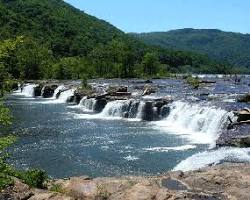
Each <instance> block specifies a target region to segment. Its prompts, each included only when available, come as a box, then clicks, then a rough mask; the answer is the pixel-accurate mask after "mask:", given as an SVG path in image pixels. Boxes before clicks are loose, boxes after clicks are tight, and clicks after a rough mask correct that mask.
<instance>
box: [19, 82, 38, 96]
mask: <svg viewBox="0 0 250 200" xmlns="http://www.w3.org/2000/svg"><path fill="white" fill-rule="evenodd" d="M36 86H37V85H36V84H27V85H24V86H23V89H22V90H21V94H22V95H25V96H27V97H34V95H35V94H34V92H35V91H34V88H35V87H36Z"/></svg>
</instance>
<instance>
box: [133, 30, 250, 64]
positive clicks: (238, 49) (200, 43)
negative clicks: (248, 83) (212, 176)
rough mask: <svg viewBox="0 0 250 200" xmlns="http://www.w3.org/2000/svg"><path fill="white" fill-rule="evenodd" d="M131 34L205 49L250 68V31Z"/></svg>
mask: <svg viewBox="0 0 250 200" xmlns="http://www.w3.org/2000/svg"><path fill="white" fill-rule="evenodd" d="M131 35H133V36H135V38H137V39H140V40H141V41H143V42H145V43H147V44H148V45H157V46H161V47H163V48H172V49H174V50H186V51H193V52H197V53H203V54H206V55H208V56H209V57H210V58H211V59H215V60H218V61H222V62H228V63H230V64H231V65H234V66H239V67H246V68H248V69H249V68H250V35H249V34H241V33H232V32H223V31H220V30H216V29H188V28H187V29H180V30H173V31H168V32H154V33H142V34H131Z"/></svg>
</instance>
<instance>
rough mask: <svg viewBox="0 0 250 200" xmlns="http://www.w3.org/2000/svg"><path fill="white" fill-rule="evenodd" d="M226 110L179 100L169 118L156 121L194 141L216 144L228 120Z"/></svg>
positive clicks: (172, 106) (160, 125)
mask: <svg viewBox="0 0 250 200" xmlns="http://www.w3.org/2000/svg"><path fill="white" fill-rule="evenodd" d="M228 115H229V113H228V112H227V111H225V110H222V109H219V108H215V107H209V106H203V105H200V104H190V103H186V102H181V101H177V102H174V103H172V105H171V112H170V114H169V116H168V117H167V118H165V119H164V120H161V121H159V122H155V124H156V125H157V127H158V128H160V129H161V130H166V131H167V132H170V133H173V134H178V135H182V136H183V137H185V138H187V139H189V140H191V141H192V142H193V143H203V144H210V145H214V143H215V141H216V140H217V139H218V137H219V134H220V132H221V130H222V128H223V126H224V125H225V123H226V121H227V116H228Z"/></svg>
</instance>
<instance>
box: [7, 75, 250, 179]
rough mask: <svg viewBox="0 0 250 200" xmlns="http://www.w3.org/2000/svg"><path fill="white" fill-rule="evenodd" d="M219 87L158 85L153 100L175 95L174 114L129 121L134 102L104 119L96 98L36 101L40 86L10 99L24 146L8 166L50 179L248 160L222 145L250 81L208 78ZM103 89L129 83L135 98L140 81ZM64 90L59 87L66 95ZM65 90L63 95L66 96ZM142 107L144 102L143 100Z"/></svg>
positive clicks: (111, 106)
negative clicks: (96, 107)
mask: <svg viewBox="0 0 250 200" xmlns="http://www.w3.org/2000/svg"><path fill="white" fill-rule="evenodd" d="M205 78H206V79H213V80H216V81H217V82H216V84H211V85H207V86H206V87H203V88H202V89H199V90H193V89H192V88H191V87H190V86H188V85H186V84H185V83H184V82H183V81H182V80H179V79H164V80H154V81H153V84H154V85H157V87H158V88H160V89H159V91H158V92H157V93H156V94H154V95H153V96H151V97H148V98H155V97H157V96H165V95H171V96H173V98H174V99H175V101H174V102H173V103H171V104H170V108H171V111H170V115H169V116H168V117H166V118H164V119H161V120H159V121H154V122H145V121H142V120H141V119H140V114H141V113H140V106H141V107H142V106H143V103H140V105H139V108H138V111H137V113H136V115H134V116H133V117H131V118H129V119H125V118H122V117H121V116H122V114H121V113H122V111H123V109H124V108H125V107H126V105H127V104H128V101H113V102H110V103H108V104H107V105H106V107H105V108H104V110H103V111H102V112H101V113H98V114H96V113H93V112H92V107H93V104H94V102H93V100H86V99H82V101H81V103H80V104H79V105H73V104H67V103H65V102H66V99H67V98H68V97H69V96H71V95H72V94H73V92H74V90H73V89H72V90H68V91H66V92H64V93H62V94H61V95H60V97H59V99H56V98H55V95H54V97H53V98H50V99H43V98H40V97H39V98H33V88H34V85H32V84H29V85H26V87H25V88H24V90H23V91H22V92H20V91H16V92H15V93H13V94H11V95H10V96H8V98H7V99H6V104H7V106H8V107H9V108H10V110H11V112H12V114H13V116H14V123H13V126H12V127H11V130H10V131H12V132H13V133H14V134H15V135H17V136H18V138H19V139H18V142H17V143H16V144H15V145H14V146H13V147H12V148H10V150H9V151H10V153H11V155H12V156H11V159H10V160H9V162H10V163H11V164H12V165H14V166H15V167H17V168H20V169H27V168H40V169H44V170H46V171H47V172H48V174H49V175H50V176H51V177H54V178H63V177H69V176H80V175H89V176H93V177H97V176H121V175H157V174H160V173H164V172H166V171H169V170H184V171H187V170H194V169H198V168H200V167H204V166H208V165H213V164H218V163H221V162H224V161H231V162H249V161H250V155H249V152H250V150H249V149H247V148H245V149H239V148H231V147H223V148H219V149H218V148H215V142H216V140H217V139H218V138H219V136H220V134H221V132H222V131H223V130H224V128H225V126H226V124H227V117H228V116H232V113H231V112H230V111H231V110H232V109H240V108H244V107H246V106H247V105H246V104H243V103H237V102H236V101H235V98H236V96H237V94H243V93H247V92H249V91H250V89H249V88H250V87H249V85H248V84H250V79H249V77H245V78H242V82H241V83H240V84H238V85H235V84H234V82H233V79H230V78H228V77H226V78H225V77H224V78H223V77H214V76H212V77H210V76H209V77H208V76H207V77H205ZM91 84H92V85H94V86H96V87H99V89H100V90H102V89H103V88H105V87H107V86H108V85H110V84H112V85H114V84H117V85H127V86H129V88H130V89H131V91H133V92H134V93H136V91H137V90H136V88H139V87H140V86H141V85H143V84H144V83H141V82H140V81H139V80H118V79H117V80H93V81H91ZM63 87H64V86H60V88H59V89H62V88H63ZM59 89H58V90H59ZM142 102H143V101H142Z"/></svg>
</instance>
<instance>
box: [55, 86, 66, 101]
mask: <svg viewBox="0 0 250 200" xmlns="http://www.w3.org/2000/svg"><path fill="white" fill-rule="evenodd" d="M65 89H66V88H65V86H64V85H60V86H58V87H57V88H56V89H55V91H54V94H53V97H52V98H53V99H56V98H57V94H58V93H59V92H60V91H62V90H65Z"/></svg>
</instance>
